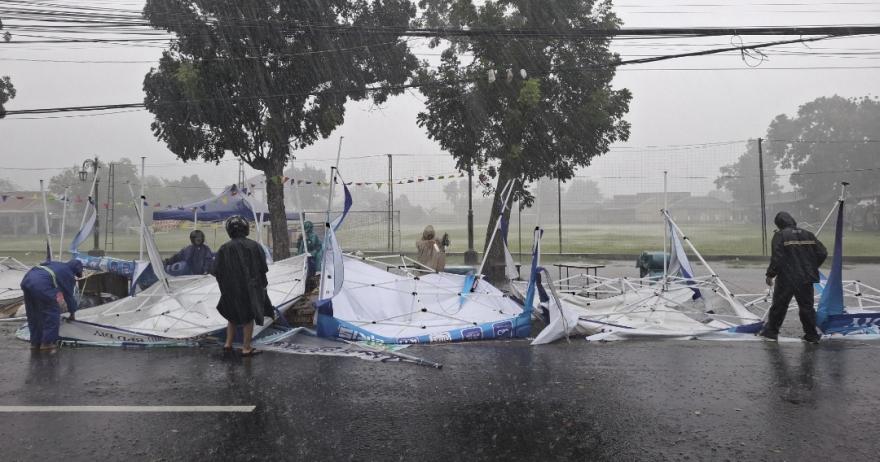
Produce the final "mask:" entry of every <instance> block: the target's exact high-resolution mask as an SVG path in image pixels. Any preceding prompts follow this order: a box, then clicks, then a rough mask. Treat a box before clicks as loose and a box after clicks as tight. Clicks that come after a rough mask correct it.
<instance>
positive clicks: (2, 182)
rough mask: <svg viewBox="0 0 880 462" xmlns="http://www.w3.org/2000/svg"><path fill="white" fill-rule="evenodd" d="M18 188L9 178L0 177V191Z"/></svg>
mask: <svg viewBox="0 0 880 462" xmlns="http://www.w3.org/2000/svg"><path fill="white" fill-rule="evenodd" d="M17 189H18V185H16V184H15V182H13V181H12V180H10V179H7V178H0V191H3V192H9V191H15V190H17Z"/></svg>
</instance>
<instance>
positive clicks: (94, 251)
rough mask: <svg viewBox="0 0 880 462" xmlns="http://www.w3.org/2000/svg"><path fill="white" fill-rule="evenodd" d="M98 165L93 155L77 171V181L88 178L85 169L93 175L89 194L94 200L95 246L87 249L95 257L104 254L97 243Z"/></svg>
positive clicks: (98, 222) (96, 158)
mask: <svg viewBox="0 0 880 462" xmlns="http://www.w3.org/2000/svg"><path fill="white" fill-rule="evenodd" d="M99 167H100V163H99V162H98V157H97V156H95V158H94V159H86V160H84V161H83V163H82V168H81V169H80V171H79V181H82V182H85V181H87V180H88V179H89V171H88V170H87V169H89V168H91V169H92V174H93V175H95V183H94V189H93V190H92V191H89V195H90V196H91V197H92V199H93V200H94V201H95V230H94V237H95V241H94V246H95V247H94V248H93V249H92V250H89V255H92V256H97V257H101V256H104V251H103V250H101V249H100V247H99V245H98V235H99V231H98V226H99V224H100V223H101V220H99V219H98V207H99V205H98V204H99V202H98V191H99V189H98V187H99V185H98V183H99V182H100V181H101V180H100V178H99V177H98V168H99Z"/></svg>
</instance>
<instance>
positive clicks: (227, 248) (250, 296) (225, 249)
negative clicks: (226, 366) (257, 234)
mask: <svg viewBox="0 0 880 462" xmlns="http://www.w3.org/2000/svg"><path fill="white" fill-rule="evenodd" d="M267 272H269V268H268V267H267V266H266V255H265V254H264V253H263V249H262V248H261V247H260V244H258V243H256V242H255V241H252V240H250V239H248V238H246V237H236V238H233V239H232V240H230V241H229V242H227V243H225V244H223V245H222V246H221V247H220V250H218V251H217V255H216V257H215V260H214V269H213V271H212V273H211V274H213V275H214V277H215V278H217V284H218V285H219V286H220V301H219V302H218V303H217V311H219V312H220V314H221V315H222V316H223V317H224V318H226V320H227V321H229V322H231V323H233V324H235V325H238V326H241V325H244V324H247V323H249V322H251V321H254V322H256V323H257V325H259V326H262V325H263V318H264V317H265V316H269V317H272V316H273V314H274V307H273V306H272V302H271V301H270V300H269V294H268V293H267V292H266V287H267V286H268V285H269V282H268V280H267V279H266V273H267Z"/></svg>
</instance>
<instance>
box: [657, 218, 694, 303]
mask: <svg viewBox="0 0 880 462" xmlns="http://www.w3.org/2000/svg"><path fill="white" fill-rule="evenodd" d="M666 225H667V226H668V227H669V245H670V248H671V250H672V253H671V255H670V258H669V266H668V270H667V274H669V275H670V276H679V277H681V278H682V279H687V280H692V279H693V278H694V270H693V268H692V267H691V262H690V260H688V256H687V252H685V251H684V246H683V245H682V244H681V237H680V236H679V235H678V231H676V229H675V226H672V223H671V222H669V221H668V220H667V223H666ZM686 284H688V285H693V281H687V282H686ZM691 290H693V291H694V300H696V299H698V298H700V297H702V296H703V294H702V293H700V289H696V288H694V289H691Z"/></svg>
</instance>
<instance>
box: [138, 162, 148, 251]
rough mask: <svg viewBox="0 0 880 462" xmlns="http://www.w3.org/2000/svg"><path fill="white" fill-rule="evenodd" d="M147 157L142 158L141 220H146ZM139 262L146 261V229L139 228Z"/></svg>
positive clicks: (139, 199)
mask: <svg viewBox="0 0 880 462" xmlns="http://www.w3.org/2000/svg"><path fill="white" fill-rule="evenodd" d="M146 160H147V158H146V157H145V156H141V196H140V197H139V198H138V204H140V205H139V208H140V209H141V219H146V216H145V215H144V168H145V167H146ZM138 236H139V238H138V260H143V259H144V227H143V226H138Z"/></svg>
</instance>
